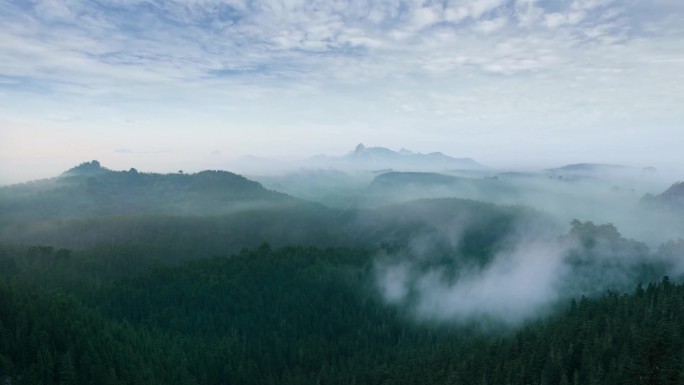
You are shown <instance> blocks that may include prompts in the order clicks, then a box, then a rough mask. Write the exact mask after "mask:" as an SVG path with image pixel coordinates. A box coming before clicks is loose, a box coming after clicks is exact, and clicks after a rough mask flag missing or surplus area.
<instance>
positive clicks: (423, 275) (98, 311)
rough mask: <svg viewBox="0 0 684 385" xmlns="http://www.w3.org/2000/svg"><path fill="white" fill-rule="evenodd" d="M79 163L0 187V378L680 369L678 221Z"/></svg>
mask: <svg viewBox="0 0 684 385" xmlns="http://www.w3.org/2000/svg"><path fill="white" fill-rule="evenodd" d="M79 167H80V168H79ZM79 167H77V168H76V169H74V170H70V171H69V172H67V173H65V174H64V175H62V176H60V177H58V178H53V179H50V180H43V181H36V182H32V183H29V184H23V185H15V186H9V187H3V188H0V208H1V209H2V213H3V216H2V219H1V220H0V382H2V383H5V384H45V385H48V384H54V385H57V384H172V383H177V384H497V385H498V384H539V385H542V384H544V385H548V384H684V328H683V327H682V325H684V284H682V283H681V280H680V277H681V275H682V273H683V271H682V270H684V269H682V268H683V267H684V265H683V264H682V256H683V255H684V241H683V240H682V239H681V238H679V239H672V240H669V241H667V242H663V243H661V244H659V245H657V246H655V247H654V246H652V245H651V244H650V243H646V242H642V241H638V240H635V239H631V238H628V237H625V236H624V235H623V234H621V232H620V231H619V228H618V227H617V226H616V225H614V224H610V223H594V222H592V221H588V220H580V219H574V220H572V221H567V222H566V223H563V222H561V221H558V219H557V218H555V217H553V215H550V214H549V213H547V212H545V211H543V210H537V209H535V208H532V207H529V206H523V205H507V204H498V203H497V204H495V203H488V202H481V201H476V200H470V199H461V198H458V197H453V196H452V197H443V198H429V199H412V200H406V201H402V202H393V203H388V204H385V205H377V206H373V207H368V206H359V207H353V208H346V209H341V208H336V207H329V206H325V205H323V204H321V203H312V202H309V201H306V200H303V199H301V198H296V197H292V196H289V195H286V194H283V193H278V192H275V191H272V190H268V189H266V188H264V187H262V185H261V184H259V183H257V182H253V181H251V180H248V179H246V178H244V177H241V176H238V175H236V174H232V173H227V172H202V173H197V174H168V175H164V174H145V173H138V172H137V171H134V170H129V171H121V172H119V171H111V170H107V169H104V168H102V167H101V166H100V165H99V163H97V164H94V163H92V162H91V163H86V164H84V165H81V166H79ZM427 177H428V178H431V177H432V176H431V175H428V176H427ZM395 183H399V182H395ZM487 183H495V182H492V181H491V180H489V182H487ZM368 193H369V194H376V192H375V191H372V189H371V190H369V192H368ZM656 199H657V198H655V197H649V198H648V202H647V205H646V207H652V206H653V205H655V203H653V201H654V200H656ZM213 207H216V209H215V210H214V209H213ZM212 211H213V212H212Z"/></svg>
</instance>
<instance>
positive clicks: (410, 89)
mask: <svg viewBox="0 0 684 385" xmlns="http://www.w3.org/2000/svg"><path fill="white" fill-rule="evenodd" d="M682 19H684V1H681V0H620V1H617V0H616V1H611V0H559V1H549V0H442V1H404V0H401V1H381V0H377V1H371V0H325V1H321V0H311V1H297V0H265V1H241V0H164V1H161V0H20V1H19V0H0V184H8V183H17V182H22V181H25V180H28V179H35V178H44V177H50V176H55V175H57V174H59V173H60V172H61V171H63V170H65V169H67V168H69V167H71V166H74V165H76V164H78V163H81V162H83V161H88V160H92V159H98V160H99V161H100V162H101V163H102V164H103V165H104V166H107V167H109V168H112V169H128V168H130V167H136V168H138V169H139V170H141V171H148V170H149V171H162V172H163V171H176V170H178V169H186V170H193V169H195V170H199V169H202V168H222V167H224V166H225V167H228V166H227V165H228V164H229V161H230V160H231V159H235V158H237V157H240V156H244V155H255V156H260V157H266V158H274V159H296V158H306V157H308V156H311V155H315V154H321V153H325V154H329V155H342V154H344V153H346V152H348V151H351V150H353V148H354V147H355V146H356V144H358V143H360V142H362V143H364V144H365V145H366V146H384V147H389V148H392V149H395V150H397V149H399V148H401V147H405V148H408V149H411V150H413V151H418V152H433V151H441V152H444V153H445V154H448V155H451V156H455V157H472V158H475V159H476V160H477V161H479V162H480V163H483V164H485V165H489V166H492V167H497V168H513V167H537V166H539V167H544V166H560V165H563V164H567V163H577V162H603V163H619V164H626V165H632V166H649V165H654V166H659V167H677V166H678V164H680V163H681V161H680V160H681V158H682V155H681V153H682V151H681V147H682V145H683V144H684V107H683V106H684V23H682V22H681V20H682Z"/></svg>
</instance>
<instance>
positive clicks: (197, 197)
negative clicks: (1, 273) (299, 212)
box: [0, 161, 304, 220]
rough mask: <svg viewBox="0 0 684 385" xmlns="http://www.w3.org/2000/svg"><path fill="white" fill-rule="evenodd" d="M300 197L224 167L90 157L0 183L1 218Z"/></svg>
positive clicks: (209, 210)
mask: <svg viewBox="0 0 684 385" xmlns="http://www.w3.org/2000/svg"><path fill="white" fill-rule="evenodd" d="M303 203H304V202H302V201H300V200H298V199H296V198H293V197H290V196H288V195H286V194H282V193H278V192H275V191H270V190H267V189H265V188H264V187H263V186H261V185H260V184H259V183H257V182H254V181H251V180H248V179H246V178H244V177H242V176H240V175H237V174H233V173H230V172H227V171H202V172H199V173H196V174H184V173H182V172H179V173H175V174H156V173H142V172H138V171H137V170H135V169H130V170H129V171H112V170H109V169H107V168H104V167H102V166H101V165H100V164H99V162H97V161H92V162H86V163H83V164H81V165H79V166H77V167H74V168H72V169H70V170H68V171H66V172H64V173H63V174H62V175H61V176H59V177H56V178H52V179H46V180H40V181H35V182H29V183H24V184H20V185H14V186H8V187H3V188H0V210H1V211H2V213H3V220H11V219H14V220H17V219H18V220H33V219H71V218H87V217H95V216H112V215H115V216H124V215H150V214H153V215H221V214H227V213H233V212H238V211H244V210H248V209H256V208H272V207H283V206H291V205H300V204H303Z"/></svg>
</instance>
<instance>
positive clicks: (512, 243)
mask: <svg viewBox="0 0 684 385" xmlns="http://www.w3.org/2000/svg"><path fill="white" fill-rule="evenodd" d="M464 227H467V225H464ZM528 230H529V229H526V231H524V232H520V231H516V232H514V233H513V234H511V236H510V237H509V238H508V239H507V242H506V247H502V248H500V249H499V250H498V251H497V252H496V253H495V255H494V256H493V258H491V260H490V261H488V262H487V263H485V264H479V263H476V262H474V261H472V260H469V259H468V256H467V255H465V256H464V255H459V254H452V255H447V256H445V255H443V254H442V255H441V256H440V257H438V258H436V257H435V254H434V253H432V251H431V250H429V249H426V247H425V243H424V242H423V241H422V240H418V241H417V242H415V243H414V242H411V243H409V247H407V248H405V249H403V250H401V251H400V252H396V253H391V252H383V253H380V254H379V255H377V256H376V262H375V267H374V273H375V283H376V287H377V289H378V291H379V292H380V294H381V296H382V298H383V299H384V301H385V302H386V303H388V304H389V305H392V306H398V307H402V308H405V309H407V310H408V313H409V314H410V315H411V316H412V317H413V318H414V319H415V320H417V321H419V322H437V323H443V322H456V323H462V324H465V323H472V322H477V323H479V324H497V325H517V324H520V323H521V322H524V321H526V320H529V319H532V318H536V317H539V316H543V315H545V314H548V313H549V312H550V311H552V310H553V309H555V308H556V307H557V306H562V305H564V304H565V303H567V301H568V300H569V299H570V298H579V297H581V296H595V295H600V294H602V293H604V292H605V291H607V290H613V291H618V292H628V291H631V290H632V289H634V287H635V286H636V285H637V284H639V283H647V282H650V281H653V280H657V279H659V278H661V277H662V276H663V275H670V276H672V277H675V278H679V277H681V275H682V273H684V263H683V262H682V261H684V241H682V240H679V241H670V242H668V243H666V244H664V245H662V246H661V247H660V248H658V249H657V250H656V251H654V252H651V251H650V250H649V248H648V247H647V246H646V245H645V244H644V243H641V242H637V241H634V240H630V239H626V238H623V237H622V236H621V234H620V233H619V232H618V231H617V228H615V227H614V226H612V225H609V224H606V225H595V224H594V223H592V222H580V221H573V222H572V224H571V228H570V230H569V231H568V232H567V233H566V234H564V235H561V236H556V237H548V236H547V235H543V234H540V233H538V232H534V233H533V232H529V231H528ZM459 237H460V235H458V234H454V235H453V238H455V239H457V238H459Z"/></svg>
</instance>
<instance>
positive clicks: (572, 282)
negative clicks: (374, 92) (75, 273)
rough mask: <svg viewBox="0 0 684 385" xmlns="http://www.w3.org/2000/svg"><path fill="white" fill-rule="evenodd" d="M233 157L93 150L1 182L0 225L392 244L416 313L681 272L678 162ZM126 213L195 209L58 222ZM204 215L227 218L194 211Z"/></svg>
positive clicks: (386, 154)
mask: <svg viewBox="0 0 684 385" xmlns="http://www.w3.org/2000/svg"><path fill="white" fill-rule="evenodd" d="M242 162H243V165H242V167H243V168H244V169H245V170H251V172H253V174H248V173H245V176H246V178H245V177H242V176H240V175H235V174H232V173H225V172H216V171H212V172H200V173H195V174H193V173H187V172H185V173H183V172H180V171H178V172H174V173H172V174H165V175H162V174H147V173H139V172H138V171H137V170H135V169H131V170H129V171H118V172H113V171H112V170H109V169H107V168H104V167H101V166H100V164H99V163H98V162H86V163H84V164H81V165H80V166H78V167H75V168H74V169H72V171H73V170H76V171H78V172H76V173H71V174H70V173H66V174H62V175H61V176H59V177H58V176H56V178H53V179H50V180H44V181H39V182H34V183H27V184H23V185H19V186H12V187H3V188H1V189H0V208H1V209H2V210H3V212H4V214H5V215H4V217H3V218H2V220H3V221H2V222H0V225H3V226H4V227H2V234H0V239H1V240H3V241H5V242H11V241H20V242H26V243H30V242H40V241H50V242H62V245H64V246H70V245H80V246H84V245H85V246H92V245H94V244H98V243H100V242H124V241H130V240H132V239H137V237H138V234H135V233H136V231H138V230H133V229H134V227H132V226H137V228H138V229H140V232H143V233H144V232H149V233H150V234H152V233H154V234H153V235H149V236H150V237H151V238H150V239H155V240H159V239H163V240H166V239H167V238H169V237H168V236H167V237H166V238H164V237H161V236H159V235H158V234H159V233H162V232H169V231H171V230H170V229H171V228H173V231H171V233H169V234H173V235H172V237H177V236H180V234H183V233H192V234H193V237H196V238H197V239H202V240H203V241H202V242H207V243H211V242H213V243H216V242H218V240H213V241H207V239H208V238H210V237H211V236H213V237H215V238H216V237H218V238H221V239H224V240H225V243H226V244H230V245H229V247H222V246H220V245H218V246H216V245H215V250H236V249H239V248H240V247H244V246H245V245H247V246H253V245H255V244H258V243H259V242H263V241H272V242H275V244H277V245H285V244H288V243H306V244H310V245H317V246H353V247H375V248H377V247H378V245H382V244H394V245H399V246H400V247H399V248H398V251H397V250H393V249H391V248H389V249H388V248H384V249H383V248H382V247H381V249H382V250H384V251H379V252H378V253H377V255H376V256H375V258H374V270H373V280H374V284H373V286H374V287H375V289H377V292H378V293H379V294H380V296H381V297H382V299H383V300H384V301H385V302H386V303H387V304H388V305H389V306H399V307H402V308H405V309H407V310H408V313H409V314H410V315H411V317H413V318H414V319H415V320H418V321H420V322H426V321H429V322H459V323H463V322H473V321H484V320H488V321H491V322H495V323H499V324H505V325H517V324H519V323H521V322H524V321H526V320H529V319H531V318H534V317H538V316H540V315H544V314H547V313H548V312H550V311H551V310H553V309H555V308H556V307H557V306H561V305H562V304H563V303H565V302H566V300H568V299H569V298H571V297H578V296H581V295H599V294H601V293H603V292H605V291H606V290H618V291H625V290H631V289H632V288H633V287H634V285H636V284H637V283H639V282H640V281H642V280H648V279H657V278H658V277H657V276H658V275H659V274H670V275H672V276H673V277H679V276H681V274H682V273H684V263H683V262H682V260H684V254H683V253H682V251H684V247H683V245H684V242H682V241H680V239H684V209H683V208H684V205H681V204H680V203H681V202H682V199H684V197H680V196H678V195H677V194H678V193H671V194H669V195H668V199H667V200H666V199H664V198H663V197H662V196H661V194H662V193H663V192H664V191H665V190H667V189H668V188H669V187H670V186H671V185H672V184H673V183H674V182H676V181H678V180H681V179H682V177H681V176H680V174H678V173H676V172H663V171H658V170H655V169H653V168H638V167H625V166H619V165H607V164H574V165H567V166H562V167H554V168H540V169H536V170H524V171H520V170H511V169H506V170H501V169H494V168H490V167H486V166H483V165H481V164H479V163H478V162H476V161H473V160H472V159H461V158H451V157H449V156H446V155H444V154H440V153H428V154H421V153H415V152H412V151H410V150H405V149H402V150H400V151H392V150H389V149H385V148H379V147H365V146H363V145H359V146H357V147H356V149H355V150H354V151H352V152H350V153H348V154H346V155H343V156H340V157H331V156H316V157H313V158H310V159H307V160H304V161H301V162H291V163H289V162H282V163H280V164H274V163H273V162H270V161H267V160H261V159H253V158H250V159H243V160H242ZM460 166H462V167H463V168H458V167H460ZM554 166H555V165H554ZM83 167H85V168H83ZM231 171H240V170H231ZM80 172H84V174H79V173H80ZM254 181H256V182H259V183H260V184H261V185H260V184H259V183H255V182H254ZM262 186H263V188H262ZM286 194H287V195H286ZM438 198H458V199H467V200H472V201H458V200H449V199H438ZM678 200H679V201H678ZM481 202H485V203H491V204H495V205H497V206H494V205H486V204H485V203H481ZM677 202H679V203H677ZM312 203H315V204H312ZM238 214H239V215H238ZM121 215H129V216H136V215H137V216H145V215H147V216H155V215H164V216H177V217H187V216H191V217H197V222H187V223H186V222H182V221H177V220H174V221H177V222H174V223H175V224H174V225H173V226H171V227H169V226H166V227H165V226H159V225H158V224H155V223H153V222H154V221H155V219H154V218H153V219H150V220H149V221H147V222H145V223H144V225H141V224H140V223H138V224H136V222H135V221H130V222H127V221H118V220H114V221H107V220H103V221H101V222H92V224H91V225H87V226H88V227H90V229H85V230H84V226H86V225H84V223H90V222H83V223H80V224H78V223H76V224H74V223H71V224H68V223H66V222H65V223H62V222H61V221H67V220H72V219H74V218H97V217H108V216H109V217H116V216H121ZM211 217H221V218H223V219H221V221H222V222H221V221H217V222H215V223H211V224H208V225H207V224H200V222H201V220H202V218H211ZM15 219H16V220H18V221H19V222H16V223H14V222H12V220H15ZM165 220H168V219H160V221H161V222H164V221H165ZM573 220H578V221H575V222H573V224H572V226H571V225H570V223H571V221H573ZM31 221H35V222H34V223H31ZM509 221H510V223H512V224H511V226H512V227H511V228H508V227H507V226H509V224H508V222H509ZM589 221H591V222H593V223H590V222H589ZM171 222H173V221H171ZM141 223H142V222H141ZM613 225H614V226H613ZM70 226H71V227H70ZM174 226H175V227H174ZM202 226H204V227H202ZM193 227H195V228H193ZM69 229H71V230H69ZM473 229H475V230H473ZM112 230H114V231H112ZM501 231H503V232H505V233H504V234H503V235H500V234H498V233H497V232H501ZM618 231H619V233H618ZM70 232H71V233H70ZM207 232H209V233H207ZM88 234H90V235H88ZM176 234H179V235H176ZM69 237H70V238H69ZM668 241H669V243H668ZM69 242H71V243H69ZM241 242H242V243H241ZM487 242H489V243H490V244H488V243H487ZM468 243H469V244H468ZM464 244H468V245H466V246H467V247H466V246H464ZM473 245H474V246H473ZM212 247H214V246H212ZM478 248H479V249H478ZM212 250H214V249H212ZM473 250H475V251H473ZM478 250H480V251H478ZM207 252H208V251H207ZM490 252H491V253H492V254H491V255H490V254H489V253H490ZM478 253H480V254H478ZM649 274H650V275H649Z"/></svg>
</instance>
